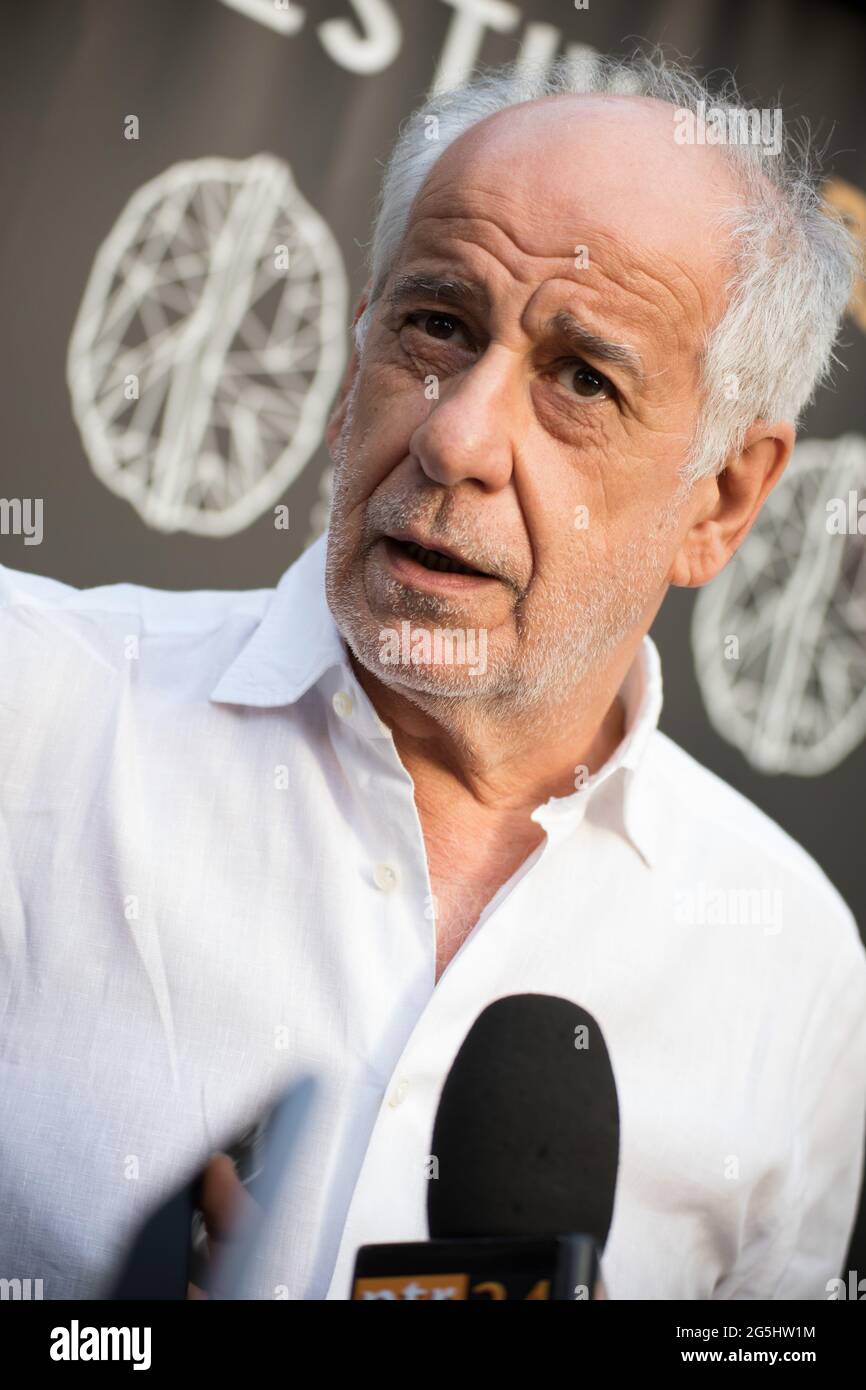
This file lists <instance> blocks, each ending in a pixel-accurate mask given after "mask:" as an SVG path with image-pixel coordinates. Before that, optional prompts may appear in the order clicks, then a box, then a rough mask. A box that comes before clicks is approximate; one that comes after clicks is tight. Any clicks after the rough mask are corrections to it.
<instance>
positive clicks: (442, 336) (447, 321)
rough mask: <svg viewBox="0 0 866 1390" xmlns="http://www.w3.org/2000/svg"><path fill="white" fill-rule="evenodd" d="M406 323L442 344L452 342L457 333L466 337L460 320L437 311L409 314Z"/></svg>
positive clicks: (422, 310) (423, 310)
mask: <svg viewBox="0 0 866 1390" xmlns="http://www.w3.org/2000/svg"><path fill="white" fill-rule="evenodd" d="M406 323H407V324H409V325H411V326H412V327H413V328H417V329H419V330H420V331H421V332H422V333H424V334H425V335H426V336H427V337H428V338H436V339H438V340H439V341H440V342H446V343H447V342H451V340H452V338H453V337H454V334H455V333H462V334H463V336H464V338H465V337H466V329H465V327H464V325H463V324H462V323H461V322H460V319H458V318H455V317H454V315H453V314H444V313H441V312H437V311H436V310H430V309H421V310H420V311H419V312H418V313H414V314H408V315H407V317H406Z"/></svg>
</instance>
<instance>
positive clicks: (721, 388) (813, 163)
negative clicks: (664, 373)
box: [355, 50, 857, 484]
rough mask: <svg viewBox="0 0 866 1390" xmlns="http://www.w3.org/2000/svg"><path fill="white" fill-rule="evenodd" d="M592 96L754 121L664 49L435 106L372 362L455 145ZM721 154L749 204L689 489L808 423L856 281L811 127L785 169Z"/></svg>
mask: <svg viewBox="0 0 866 1390" xmlns="http://www.w3.org/2000/svg"><path fill="white" fill-rule="evenodd" d="M590 93H592V94H595V93H600V94H609V95H613V94H616V95H629V96H637V97H643V98H654V99H656V100H659V101H663V102H666V103H667V104H668V105H670V106H671V107H673V108H674V109H675V110H676V112H677V113H680V112H688V113H691V115H692V116H694V117H696V118H697V116H698V113H699V112H704V113H706V112H707V111H709V110H710V109H712V110H714V111H715V110H721V111H723V112H724V113H725V119H726V120H728V121H730V123H731V124H730V129H731V130H733V131H736V130H737V129H739V130H743V125H742V120H743V117H744V116H745V115H746V112H745V108H744V107H743V105H742V101H741V99H740V97H739V93H738V92H737V90H736V88H735V86H734V83H733V81H732V80H731V79H729V80H728V81H726V82H725V83H724V85H723V86H721V87H719V88H717V89H716V90H711V89H710V87H709V86H707V85H705V84H704V82H703V81H702V80H701V79H700V78H699V77H698V76H697V75H696V74H695V73H693V72H691V71H690V70H689V69H687V68H685V67H684V66H682V65H681V64H678V63H674V62H672V61H670V60H669V59H667V58H665V57H664V56H662V55H661V54H660V52H659V51H658V50H655V51H653V52H651V53H645V52H637V53H635V54H633V55H632V56H630V57H627V58H615V57H608V56H603V55H597V54H594V53H592V52H591V50H590V52H589V56H587V57H584V56H583V55H581V57H580V58H579V59H568V58H562V59H560V60H558V61H557V62H556V63H554V64H553V65H552V66H551V67H549V68H546V69H532V68H526V67H523V66H521V65H519V64H512V65H510V66H508V67H504V68H500V69H495V70H492V71H486V72H483V73H481V75H480V76H478V77H477V78H475V79H474V80H473V81H471V82H468V83H466V84H465V85H464V86H461V87H458V88H455V89H453V90H451V91H446V92H441V93H437V94H434V95H433V96H431V97H430V98H429V99H428V100H427V101H426V103H425V104H424V105H423V106H421V107H420V108H419V109H418V110H417V111H415V112H414V114H413V115H412V116H410V118H409V119H408V121H407V122H406V124H405V125H404V127H403V128H402V130H401V132H400V136H399V139H398V141H397V143H396V145H395V147H394V150H393V152H392V154H391V157H390V159H389V161H388V163H387V166H386V169H385V175H384V178H383V181H382V188H381V192H380V195H379V202H378V207H377V213H376V219H375V225H374V230H373V236H372V239H371V242H370V245H369V252H368V258H369V268H370V279H371V286H372V288H371V296H370V302H369V304H368V306H367V308H366V310H365V312H364V313H363V315H362V316H361V317H360V319H359V320H358V323H357V324H356V326H355V342H356V345H357V347H358V350H359V351H361V350H362V349H363V345H364V341H365V338H366V334H367V330H368V328H369V324H370V321H371V315H372V312H373V308H374V305H375V303H376V301H377V299H378V298H379V296H380V295H381V293H382V291H383V289H384V286H385V283H386V280H387V277H388V274H389V272H390V270H391V267H392V266H393V265H394V263H395V260H396V257H397V255H398V252H399V248H400V244H401V242H402V240H403V237H404V235H405V232H406V228H407V226H408V222H409V215H410V212H411V208H412V204H413V203H414V201H415V198H416V196H417V194H418V193H419V191H420V189H421V187H422V185H423V184H424V182H425V180H426V178H427V176H428V174H429V173H430V171H431V170H432V168H433V165H434V164H435V163H436V161H437V159H438V158H439V156H440V155H441V154H442V153H443V151H444V150H445V149H446V148H447V147H448V145H450V144H451V143H452V142H453V141H454V140H456V139H457V138H458V137H459V136H460V135H462V134H464V132H466V131H467V130H469V129H471V127H472V126H474V125H476V124H477V123H478V122H479V121H482V120H484V119H485V118H486V117H488V116H492V115H493V114H494V113H496V112H498V111H503V110H505V109H506V108H508V107H510V106H516V105H518V104H519V103H521V102H526V101H533V100H537V99H539V98H542V97H553V96H559V95H566V94H577V95H584V94H590ZM749 114H751V115H754V114H755V113H754V112H752V113H749ZM738 122H739V124H737V123H738ZM431 129H432V130H434V131H435V133H436V134H435V138H433V139H431V138H429V134H428V132H429V131H430V130H431ZM718 148H719V150H720V152H721V153H722V154H723V155H725V156H726V157H727V158H728V161H729V164H730V167H731V169H732V171H733V173H734V176H735V181H736V187H737V190H738V194H739V196H738V199H737V203H736V206H735V207H732V208H731V209H729V210H728V211H727V212H726V214H725V215H724V216H723V218H722V222H721V228H720V229H721V230H722V231H723V232H725V233H726V234H727V235H728V237H729V238H730V245H731V248H732V262H733V266H734V270H733V273H732V275H731V277H730V279H729V280H728V283H727V302H726V307H725V310H724V311H723V313H722V315H721V317H720V319H719V321H718V323H717V324H715V326H713V327H711V328H708V329H707V332H706V335H705V340H704V343H703V354H702V361H701V398H702V407H701V412H700V417H699V420H698V424H697V428H696V430H695V434H694V437H693V438H692V440H691V441H690V445H689V450H688V454H687V458H686V461H685V464H684V467H683V479H684V482H685V483H687V484H688V483H692V482H694V481H696V480H697V479H698V478H700V477H703V476H705V475H706V474H711V473H718V472H720V471H721V470H722V468H723V467H724V464H725V460H726V459H727V458H728V456H729V455H730V453H731V452H732V451H739V450H740V449H741V448H742V446H743V438H744V435H745V433H746V430H747V429H748V428H749V426H750V425H751V424H752V423H753V422H754V421H756V420H765V421H768V422H772V421H777V420H787V421H790V422H791V423H792V424H794V425H796V424H797V423H798V421H799V418H800V416H801V414H802V412H803V411H804V410H805V408H806V406H807V405H808V404H809V402H810V401H811V400H812V398H813V396H814V394H815V391H816V390H817V388H818V386H819V385H821V384H822V382H824V381H825V380H826V379H827V377H828V375H829V371H830V365H831V363H832V361H833V360H835V359H834V352H833V347H834V343H835V341H836V337H837V334H838V332H839V327H840V324H841V319H842V315H843V313H844V311H845V306H846V304H847V302H848V299H849V296H850V293H851V289H852V285H853V280H854V276H855V274H856V269H857V249H856V244H855V242H854V240H853V238H852V237H851V235H850V234H849V232H848V231H847V230H846V228H845V226H844V225H843V224H842V222H841V221H840V220H839V219H838V218H836V217H835V216H833V215H831V214H829V213H828V212H827V211H826V210H825V208H824V206H823V205H822V201H821V195H820V192H819V188H818V167H817V166H818V158H817V155H816V153H815V150H814V147H813V146H812V144H811V141H810V138H809V133H808V130H807V129H806V128H805V126H804V127H803V129H802V130H801V131H800V132H798V133H797V134H796V135H794V134H792V133H791V132H790V131H788V130H786V131H785V132H784V135H783V138H782V139H781V142H780V148H779V149H778V152H777V153H775V155H774V156H769V155H768V153H767V152H766V151H765V150H764V149H763V148H762V147H761V145H760V144H759V143H755V142H753V141H751V140H749V139H748V138H746V139H742V140H741V139H737V138H735V139H734V140H733V141H730V142H729V143H726V144H724V145H719V146H718Z"/></svg>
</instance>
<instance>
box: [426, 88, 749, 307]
mask: <svg viewBox="0 0 866 1390" xmlns="http://www.w3.org/2000/svg"><path fill="white" fill-rule="evenodd" d="M674 114H675V113H674V108H673V107H671V106H668V105H665V104H664V103H661V102H658V101H651V100H645V99H639V98H634V97H600V96H599V97H594V96H589V97H572V96H563V97H553V98H546V99H543V100H540V101H537V102H531V103H526V104H524V105H521V106H517V107H512V108H510V109H508V110H507V111H503V112H499V113H497V114H496V115H495V116H492V117H488V118H487V119H486V120H484V121H482V122H479V124H478V125H476V126H474V127H473V128H472V129H471V130H469V131H468V132H467V133H466V134H465V135H463V136H461V137H459V139H457V140H456V141H454V143H453V144H452V145H450V146H449V147H448V148H447V149H446V150H445V151H444V152H443V154H442V155H441V156H440V158H439V160H438V161H437V163H436V164H435V165H434V167H433V169H432V171H431V173H430V174H429V175H428V177H427V179H426V181H425V183H424V185H423V187H422V189H421V190H420V192H419V194H418V196H417V198H416V199H415V202H414V204H413V207H412V211H411V215H410V218H409V224H408V227H407V232H406V237H405V239H404V246H403V254H402V255H401V257H400V260H401V261H404V260H405V259H406V256H407V255H409V256H411V255H414V254H418V253H421V252H423V251H427V252H429V251H430V250H432V249H435V247H436V244H437V242H439V243H441V245H442V246H443V247H446V246H448V245H449V244H450V246H451V248H452V250H453V246H454V243H455V241H459V240H461V239H465V240H466V241H468V242H471V241H472V240H473V238H474V239H476V240H477V241H478V242H479V244H481V245H483V246H484V247H486V248H487V250H488V251H489V252H490V253H491V254H492V256H493V257H494V258H499V257H500V256H501V257H502V259H503V263H504V264H506V265H508V267H509V269H511V270H512V271H514V272H515V273H517V274H518V275H519V276H520V277H521V278H524V279H527V278H528V279H531V278H532V276H533V274H535V275H537V278H538V283H540V282H541V281H542V280H544V279H546V278H548V277H549V276H551V275H553V274H556V273H558V271H557V267H556V264H555V263H556V262H561V263H562V267H561V268H562V269H566V268H567V267H569V266H571V265H573V264H574V258H575V255H576V254H578V253H579V249H580V248H584V247H585V248H586V252H585V255H586V258H588V260H589V261H590V262H592V261H593V259H595V260H596V262H597V264H598V265H599V266H600V267H601V268H604V266H605V263H608V264H609V265H611V266H614V265H615V266H616V269H617V274H618V276H620V277H621V276H623V275H625V276H628V274H629V272H630V271H631V272H634V274H635V276H636V277H637V278H641V277H643V276H645V275H646V274H648V275H649V277H650V279H652V278H658V279H659V281H660V293H661V294H662V296H663V297H664V287H665V286H667V285H668V284H669V283H670V282H676V283H677V284H678V287H679V290H680V291H681V292H682V294H683V296H684V297H685V299H689V300H699V301H700V310H699V312H700V315H701V316H703V317H705V318H715V317H716V316H717V313H718V310H719V308H720V306H721V303H722V300H723V293H724V285H725V282H726V279H727V277H728V275H729V274H730V271H731V268H732V258H731V247H730V243H729V241H728V238H727V236H726V234H725V232H724V228H723V222H722V217H723V214H724V213H725V212H726V211H728V210H729V209H730V208H731V207H732V206H734V205H735V204H736V203H737V201H738V192H737V189H736V185H735V182H734V177H733V175H732V173H731V171H730V169H729V167H728V165H727V162H726V161H725V159H724V158H723V156H722V155H721V153H720V152H719V150H718V149H717V148H714V147H712V146H706V145H704V146H690V145H682V144H679V143H678V142H677V141H676V139H675V130H676V125H675V121H674ZM493 269H494V270H495V266H494V267H493ZM694 311H695V305H694V304H692V305H691V312H692V313H693V312H694Z"/></svg>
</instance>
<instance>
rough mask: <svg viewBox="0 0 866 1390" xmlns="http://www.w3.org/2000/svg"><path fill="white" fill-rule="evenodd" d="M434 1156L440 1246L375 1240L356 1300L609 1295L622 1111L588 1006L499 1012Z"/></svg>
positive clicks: (477, 1028)
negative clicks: (603, 1274)
mask: <svg viewBox="0 0 866 1390" xmlns="http://www.w3.org/2000/svg"><path fill="white" fill-rule="evenodd" d="M431 1156H432V1157H433V1158H434V1159H435V1160H436V1164H434V1165H433V1172H434V1174H435V1173H436V1169H437V1165H438V1176H432V1177H431V1178H430V1188H429V1191H428V1194H427V1218H428V1225H429V1230H430V1236H431V1240H430V1241H428V1242H424V1243H420V1242H405V1243H399V1244H391V1245H366V1246H362V1248H361V1249H360V1250H359V1252H358V1256H357V1260H356V1264H355V1272H354V1279H353V1285H352V1298H353V1299H359V1300H365V1301H367V1300H372V1299H399V1300H417V1301H423V1300H430V1301H442V1300H451V1299H468V1300H477V1299H497V1300H502V1299H505V1300H509V1301H513V1300H522V1299H554V1300H565V1299H567V1300H569V1301H581V1300H587V1301H590V1300H593V1299H598V1298H603V1297H604V1296H605V1295H604V1290H603V1286H602V1284H601V1280H600V1264H599V1261H600V1253H601V1251H602V1250H603V1248H604V1244H605V1241H606V1240H607V1235H608V1231H609V1229H610V1223H611V1219H612V1216H613V1204H614V1195H615V1190H616V1173H617V1166H618V1163H619V1106H618V1104H617V1095H616V1083H615V1081H614V1075H613V1069H612V1067H611V1063H610V1057H609V1055H608V1050H607V1045H606V1044H605V1041H604V1036H603V1034H602V1031H601V1028H600V1027H599V1025H598V1023H597V1022H596V1021H595V1019H594V1018H593V1017H592V1015H591V1014H590V1013H588V1012H587V1010H586V1009H582V1008H580V1007H579V1005H577V1004H575V1003H573V1002H571V1001H570V1000H567V999H558V998H556V997H554V996H552V995H547V994H515V995H510V996H508V997H507V998H505V999H499V1000H497V1001H496V1002H495V1003H494V1004H491V1005H489V1007H488V1008H486V1009H485V1010H484V1012H483V1013H482V1014H481V1015H480V1016H479V1017H478V1019H477V1020H476V1021H475V1023H474V1024H473V1026H472V1028H471V1029H470V1031H469V1033H468V1035H467V1037H466V1039H465V1041H464V1043H463V1045H462V1047H461V1048H460V1051H459V1052H458V1053H457V1056H456V1058H455V1060H454V1064H453V1066H452V1068H451V1071H450V1072H449V1074H448V1076H447V1078H446V1080H445V1084H444V1086H443V1088H442V1095H441V1098H440V1102H439V1109H438V1112H437V1115H436V1121H435V1124H434V1128H433V1139H432V1144H431Z"/></svg>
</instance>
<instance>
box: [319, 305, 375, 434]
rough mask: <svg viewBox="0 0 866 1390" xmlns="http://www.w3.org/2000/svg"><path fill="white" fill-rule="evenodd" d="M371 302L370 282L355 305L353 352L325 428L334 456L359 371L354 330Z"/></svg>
mask: <svg viewBox="0 0 866 1390" xmlns="http://www.w3.org/2000/svg"><path fill="white" fill-rule="evenodd" d="M369 302H370V282H369V281H368V282H367V284H366V285H365V286H364V288H363V290H362V291H361V297H360V299H359V300H358V303H357V304H356V305H355V313H354V315H353V317H352V351H351V353H350V354H349V365H348V366H347V367H346V370H345V372H344V373H343V380H342V381H341V382H340V389H339V391H338V393H337V399H336V400H335V401H334V404H333V406H332V408H331V414H330V415H329V416H328V423H327V425H326V427H325V442H326V444H327V446H328V450H329V452H330V453H331V454H332V455H333V451H334V445H335V444H336V442H337V439H338V438H339V435H340V430H341V429H342V428H343V421H344V419H345V416H346V402H347V401H348V399H349V392H350V391H351V389H352V383H353V381H354V380H355V376H356V374H357V371H358V361H359V358H358V350H357V348H356V347H355V335H354V328H355V324H356V323H357V322H358V319H359V318H360V317H361V315H362V314H363V312H364V310H365V309H366V307H367V305H368V303H369Z"/></svg>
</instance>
